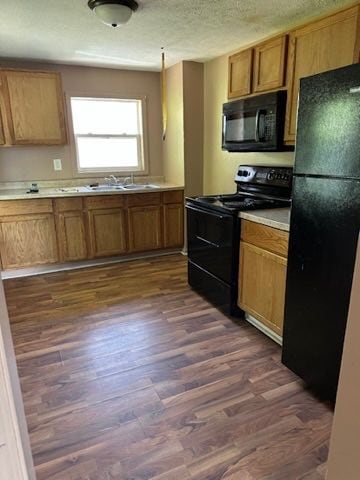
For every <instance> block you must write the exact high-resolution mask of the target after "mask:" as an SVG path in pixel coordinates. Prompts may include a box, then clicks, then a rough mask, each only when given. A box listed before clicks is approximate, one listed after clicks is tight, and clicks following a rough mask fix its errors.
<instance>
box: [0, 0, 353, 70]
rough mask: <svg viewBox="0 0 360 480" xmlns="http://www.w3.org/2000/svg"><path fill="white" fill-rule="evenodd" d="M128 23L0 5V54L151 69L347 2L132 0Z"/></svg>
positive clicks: (56, 1)
mask: <svg viewBox="0 0 360 480" xmlns="http://www.w3.org/2000/svg"><path fill="white" fill-rule="evenodd" d="M139 3H140V8H139V10H138V11H137V12H136V13H135V14H134V15H133V17H132V19H131V20H130V22H129V23H128V24H127V25H125V26H123V27H119V28H117V29H112V28H110V27H107V26H106V25H103V24H102V23H101V22H100V21H99V20H98V18H97V17H96V16H95V15H94V14H93V13H92V12H91V11H90V10H89V9H88V7H87V0H0V56H1V57H6V58H22V59H23V58H24V59H36V60H46V61H51V62H61V63H70V64H72V63H75V64H84V65H95V66H108V67H117V68H124V67H125V68H131V69H144V70H158V69H159V67H160V62H159V58H160V48H161V47H162V46H164V47H165V48H166V51H167V59H168V64H170V65H172V64H174V63H176V62H178V61H181V60H194V61H205V60H208V59H211V58H214V57H216V56H218V55H221V54H224V53H226V52H229V51H231V50H234V49H236V48H238V47H239V46H242V45H244V44H246V43H249V42H253V41H257V40H259V39H261V38H262V37H264V36H267V35H270V34H272V33H273V32H276V31H278V30H281V29H283V28H287V27H289V26H292V25H294V24H297V23H301V22H302V21H304V20H307V19H308V18H312V17H314V16H316V15H319V14H322V13H326V12H327V11H329V10H332V9H335V8H337V7H340V6H342V5H347V4H349V3H352V0H350V1H347V0H182V1H181V0H139Z"/></svg>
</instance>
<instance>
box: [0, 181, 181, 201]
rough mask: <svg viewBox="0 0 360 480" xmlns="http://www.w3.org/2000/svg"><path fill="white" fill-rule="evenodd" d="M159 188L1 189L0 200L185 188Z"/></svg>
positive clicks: (166, 186)
mask: <svg viewBox="0 0 360 480" xmlns="http://www.w3.org/2000/svg"><path fill="white" fill-rule="evenodd" d="M157 185H158V188H143V189H136V190H111V191H101V190H99V191H92V190H85V189H84V187H83V186H81V187H79V191H76V187H70V188H72V190H71V191H67V192H63V191H61V188H62V187H52V188H46V187H43V188H42V187H40V191H39V193H26V191H27V190H28V188H27V189H24V188H19V189H18V188H14V189H0V200H30V199H33V198H61V197H87V196H94V195H124V194H125V195H131V194H133V193H154V192H166V191H170V190H183V189H184V187H183V186H180V185H174V184H171V183H157Z"/></svg>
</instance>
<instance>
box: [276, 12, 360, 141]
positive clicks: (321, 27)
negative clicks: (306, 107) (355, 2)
mask: <svg viewBox="0 0 360 480" xmlns="http://www.w3.org/2000/svg"><path fill="white" fill-rule="evenodd" d="M359 8H360V7H359V6H356V7H353V8H350V9H349V10H345V11H342V12H340V13H337V14H335V15H332V16H330V17H327V18H324V19H322V20H319V21H317V22H314V23H311V24H310V25H306V26H305V27H302V28H299V29H297V30H294V31H293V32H292V33H291V34H290V45H289V58H288V78H289V92H288V104H287V119H286V127H285V140H286V141H287V142H289V143H291V142H294V141H295V133H296V117H297V104H298V95H299V86H300V79H301V78H304V77H308V76H310V75H315V74H317V73H322V72H325V71H328V70H334V69H335V68H340V67H343V66H345V65H350V64H351V63H356V62H358V61H359V30H358V29H359V27H358V25H359V24H358V22H359Z"/></svg>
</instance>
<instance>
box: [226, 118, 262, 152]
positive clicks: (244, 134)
mask: <svg viewBox="0 0 360 480" xmlns="http://www.w3.org/2000/svg"><path fill="white" fill-rule="evenodd" d="M223 118H224V120H223V121H224V125H223V137H224V138H223V140H224V141H223V144H224V145H231V144H234V145H236V144H239V143H255V142H256V135H257V133H256V131H257V126H256V122H257V111H256V110H254V111H252V112H248V111H247V112H238V113H232V114H225V115H224V117H223Z"/></svg>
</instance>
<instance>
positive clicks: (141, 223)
mask: <svg viewBox="0 0 360 480" xmlns="http://www.w3.org/2000/svg"><path fill="white" fill-rule="evenodd" d="M161 237H162V233H161V207H160V206H153V207H132V208H129V238H130V251H131V252H144V251H146V250H156V249H158V248H161V246H162V245H161Z"/></svg>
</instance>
